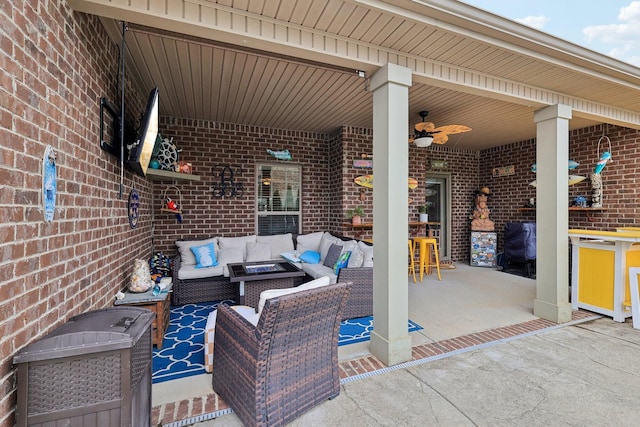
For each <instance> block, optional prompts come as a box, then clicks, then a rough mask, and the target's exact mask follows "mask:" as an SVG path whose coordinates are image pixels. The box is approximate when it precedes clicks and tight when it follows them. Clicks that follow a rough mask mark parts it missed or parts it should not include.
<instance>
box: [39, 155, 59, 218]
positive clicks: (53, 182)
mask: <svg viewBox="0 0 640 427" xmlns="http://www.w3.org/2000/svg"><path fill="white" fill-rule="evenodd" d="M57 190H58V177H57V171H56V152H55V151H54V150H53V147H51V146H50V145H47V148H45V150H44V157H43V159H42V206H43V209H42V211H43V213H44V221H45V222H51V221H53V215H54V213H55V210H56V192H57Z"/></svg>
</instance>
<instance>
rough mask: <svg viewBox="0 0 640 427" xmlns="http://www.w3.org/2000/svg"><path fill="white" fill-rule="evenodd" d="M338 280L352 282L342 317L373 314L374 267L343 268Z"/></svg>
mask: <svg viewBox="0 0 640 427" xmlns="http://www.w3.org/2000/svg"><path fill="white" fill-rule="evenodd" d="M338 282H339V283H340V282H352V283H353V285H352V286H351V294H350V295H349V299H348V300H347V305H346V306H345V309H344V312H343V313H342V319H343V320H344V319H353V318H356V317H365V316H372V315H373V267H352V268H342V269H340V272H339V274H338Z"/></svg>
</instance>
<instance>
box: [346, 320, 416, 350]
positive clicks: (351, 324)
mask: <svg viewBox="0 0 640 427" xmlns="http://www.w3.org/2000/svg"><path fill="white" fill-rule="evenodd" d="M407 328H408V331H409V332H414V331H419V330H420V329H422V326H420V325H418V324H417V323H416V322H414V321H413V320H409V322H408V324H407ZM372 330H373V316H367V317H359V318H357V319H348V320H343V321H342V323H341V324H340V335H339V337H338V346H341V345H347V344H355V343H357V342H362V341H369V339H370V338H371V331H372Z"/></svg>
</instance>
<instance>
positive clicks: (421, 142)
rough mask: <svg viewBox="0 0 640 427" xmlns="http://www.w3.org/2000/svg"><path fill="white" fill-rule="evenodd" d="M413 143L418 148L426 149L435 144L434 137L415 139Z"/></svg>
mask: <svg viewBox="0 0 640 427" xmlns="http://www.w3.org/2000/svg"><path fill="white" fill-rule="evenodd" d="M413 142H414V143H415V144H416V147H420V148H424V147H428V146H430V145H431V143H432V142H433V137H432V136H421V137H419V138H416V139H414V140H413Z"/></svg>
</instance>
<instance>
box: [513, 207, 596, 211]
mask: <svg viewBox="0 0 640 427" xmlns="http://www.w3.org/2000/svg"><path fill="white" fill-rule="evenodd" d="M568 209H569V210H570V211H584V212H604V211H606V210H607V208H577V207H571V208H568ZM535 211H536V208H518V212H535Z"/></svg>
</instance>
